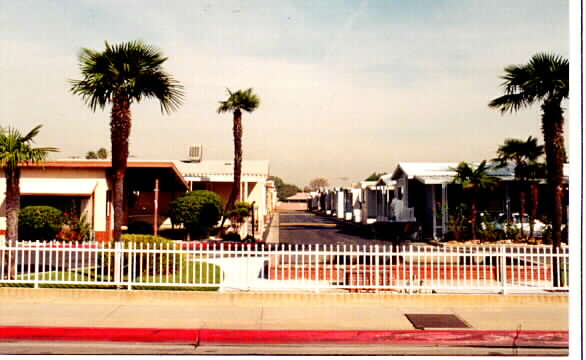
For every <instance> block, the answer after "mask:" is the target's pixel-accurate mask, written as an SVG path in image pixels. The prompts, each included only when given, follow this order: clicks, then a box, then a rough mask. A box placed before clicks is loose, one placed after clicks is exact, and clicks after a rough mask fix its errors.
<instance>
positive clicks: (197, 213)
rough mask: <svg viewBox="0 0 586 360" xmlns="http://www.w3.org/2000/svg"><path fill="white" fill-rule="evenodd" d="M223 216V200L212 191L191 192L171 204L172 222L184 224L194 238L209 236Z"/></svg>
mask: <svg viewBox="0 0 586 360" xmlns="http://www.w3.org/2000/svg"><path fill="white" fill-rule="evenodd" d="M221 216H222V199H221V198H220V196H219V195H218V194H216V193H214V192H211V191H206V190H196V191H191V192H189V193H187V194H186V195H185V196H182V197H180V198H177V199H175V200H174V201H173V202H171V221H172V222H173V223H174V224H182V225H183V226H184V227H185V229H186V230H187V231H188V232H189V234H190V235H192V236H207V235H208V234H209V231H210V229H211V228H212V227H213V226H214V225H216V224H217V223H218V221H220V218H221Z"/></svg>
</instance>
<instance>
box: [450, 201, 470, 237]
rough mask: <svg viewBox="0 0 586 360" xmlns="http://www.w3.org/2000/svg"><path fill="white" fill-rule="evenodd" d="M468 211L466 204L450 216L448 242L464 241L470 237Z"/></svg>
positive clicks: (454, 210) (453, 211) (456, 208)
mask: <svg viewBox="0 0 586 360" xmlns="http://www.w3.org/2000/svg"><path fill="white" fill-rule="evenodd" d="M470 231H471V227H470V222H469V221H468V209H467V207H466V206H465V205H464V204H461V205H458V206H456V207H455V209H453V210H452V211H451V212H450V213H449V214H448V236H447V239H448V240H452V237H453V240H456V241H462V240H464V239H465V238H469V237H470Z"/></svg>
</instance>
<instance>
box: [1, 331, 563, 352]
mask: <svg viewBox="0 0 586 360" xmlns="http://www.w3.org/2000/svg"><path fill="white" fill-rule="evenodd" d="M3 340H61V341H119V342H153V343H188V344H257V345H259V344H381V345H384V344H386V345H422V346H426V345H427V346H432V345H451V346H502V347H513V346H517V347H568V332H567V331H542V330H522V331H514V330H513V331H511V330H231V329H152V328H150V329H142V328H81V327H67V328H63V327H53V328H52V327H20V326H14V327H11V326H6V327H0V341H3Z"/></svg>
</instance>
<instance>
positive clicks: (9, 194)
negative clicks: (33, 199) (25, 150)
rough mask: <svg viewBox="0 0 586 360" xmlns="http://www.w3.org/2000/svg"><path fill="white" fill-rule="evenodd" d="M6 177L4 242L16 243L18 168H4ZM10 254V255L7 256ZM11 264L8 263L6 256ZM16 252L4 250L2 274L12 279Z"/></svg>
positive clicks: (18, 189)
mask: <svg viewBox="0 0 586 360" xmlns="http://www.w3.org/2000/svg"><path fill="white" fill-rule="evenodd" d="M4 176H5V178H6V243H7V245H9V246H11V245H12V246H14V245H16V241H18V212H19V211H20V169H19V168H18V167H17V168H15V169H8V168H4ZM9 255H10V256H9ZM9 257H10V259H11V264H9V263H8V258H9ZM16 260H17V259H16V252H15V251H11V252H8V251H5V252H4V264H5V268H4V274H6V276H7V277H8V278H9V279H11V280H13V279H15V278H16Z"/></svg>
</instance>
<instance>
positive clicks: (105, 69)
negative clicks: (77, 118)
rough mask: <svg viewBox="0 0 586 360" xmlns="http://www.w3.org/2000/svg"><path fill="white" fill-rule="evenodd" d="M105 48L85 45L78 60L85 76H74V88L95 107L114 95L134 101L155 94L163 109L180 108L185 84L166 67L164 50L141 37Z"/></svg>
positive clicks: (72, 86)
mask: <svg viewBox="0 0 586 360" xmlns="http://www.w3.org/2000/svg"><path fill="white" fill-rule="evenodd" d="M105 46H106V48H105V50H104V51H96V50H92V49H82V50H81V53H80V55H79V64H80V68H81V73H82V76H83V79H82V80H71V92H72V93H73V94H75V95H79V96H81V97H82V98H83V100H85V102H86V104H87V105H88V106H89V107H90V108H91V109H92V110H94V111H95V110H96V108H97V107H100V108H102V109H103V108H104V107H105V106H106V104H109V103H112V102H113V98H114V97H119V96H122V97H125V98H128V99H129V100H131V101H132V102H137V103H138V102H140V101H141V100H142V99H143V98H148V97H154V98H156V99H157V100H159V103H160V105H161V112H166V113H169V112H171V111H173V110H175V109H177V108H178V107H179V106H180V105H181V102H182V99H183V86H182V85H180V84H179V82H177V81H176V80H175V79H174V78H173V77H172V76H171V75H169V74H167V73H166V72H165V71H163V68H162V64H163V63H164V62H165V61H166V60H167V58H166V57H164V56H163V54H162V53H161V51H159V50H158V49H156V48H155V47H153V46H150V45H147V44H145V43H144V42H142V41H128V42H123V43H120V44H114V45H110V44H109V43H108V42H105Z"/></svg>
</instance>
